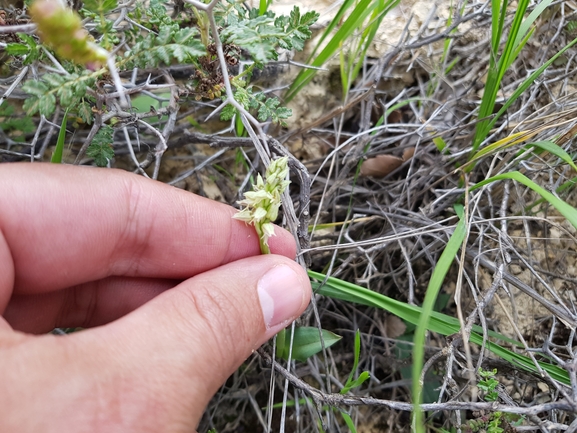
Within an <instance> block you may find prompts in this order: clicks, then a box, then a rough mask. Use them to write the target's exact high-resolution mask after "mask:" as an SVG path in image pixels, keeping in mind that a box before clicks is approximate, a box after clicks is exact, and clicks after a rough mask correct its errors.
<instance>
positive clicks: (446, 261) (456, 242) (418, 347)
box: [412, 206, 467, 432]
mask: <svg viewBox="0 0 577 433" xmlns="http://www.w3.org/2000/svg"><path fill="white" fill-rule="evenodd" d="M457 214H458V215H459V222H458V223H457V227H455V231H454V232H453V234H452V235H451V237H450V238H449V242H447V245H446V246H445V249H444V250H443V253H442V254H441V257H439V260H438V261H437V265H436V266H435V269H434V270H433V274H432V275H431V279H430V280H429V286H428V287H427V292H426V294H425V299H424V301H423V307H422V313H421V316H420V317H419V323H418V324H417V329H416V330H415V337H414V340H413V341H414V344H415V345H414V348H413V389H412V395H413V403H414V405H415V409H414V412H413V413H414V422H415V424H414V425H415V427H416V430H417V432H422V431H424V426H423V412H422V411H421V409H420V404H421V402H422V398H423V387H422V385H421V383H420V380H419V379H420V377H421V371H422V370H423V364H424V357H425V335H426V333H427V329H428V326H429V319H430V318H431V314H432V312H433V307H434V305H435V301H436V300H437V295H438V294H439V291H440V290H441V287H442V285H443V281H444V280H445V276H446V275H447V272H448V271H449V268H450V267H451V265H452V264H453V261H454V260H455V256H456V255H457V253H458V252H459V249H460V248H461V245H462V244H463V241H464V240H465V236H466V234H467V227H466V222H465V220H464V215H463V207H462V206H460V207H459V208H457Z"/></svg>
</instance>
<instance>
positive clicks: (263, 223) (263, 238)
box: [233, 156, 290, 254]
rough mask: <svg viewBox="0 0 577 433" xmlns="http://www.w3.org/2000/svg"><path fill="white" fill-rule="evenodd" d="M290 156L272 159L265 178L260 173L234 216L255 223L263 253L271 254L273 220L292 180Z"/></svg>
mask: <svg viewBox="0 0 577 433" xmlns="http://www.w3.org/2000/svg"><path fill="white" fill-rule="evenodd" d="M288 172H289V169H288V157H286V156H284V157H282V158H278V159H275V160H273V161H271V163H270V165H269V166H268V168H267V169H266V173H265V179H266V180H263V178H262V176H261V175H260V174H259V175H258V177H257V180H256V184H254V185H253V186H252V188H253V190H252V191H247V192H246V193H245V194H244V200H240V201H239V202H238V204H240V205H241V206H244V208H243V209H242V210H240V211H238V212H237V213H236V214H235V215H234V216H233V218H236V219H237V220H241V221H244V222H245V223H247V224H252V225H254V228H255V230H256V233H257V234H258V237H259V241H260V250H261V252H262V253H263V254H270V248H269V246H268V239H269V237H271V236H274V224H273V222H274V221H275V220H276V219H277V217H278V210H279V208H280V205H281V195H282V193H283V192H284V190H285V189H286V188H287V186H288V185H289V184H290V180H286V179H287V177H288Z"/></svg>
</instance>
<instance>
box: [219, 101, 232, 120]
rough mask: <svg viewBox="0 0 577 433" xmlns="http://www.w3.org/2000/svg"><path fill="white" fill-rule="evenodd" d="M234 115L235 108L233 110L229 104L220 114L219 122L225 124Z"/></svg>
mask: <svg viewBox="0 0 577 433" xmlns="http://www.w3.org/2000/svg"><path fill="white" fill-rule="evenodd" d="M235 114H236V108H234V106H233V105H231V104H226V107H224V108H223V109H222V111H221V112H220V120H222V121H225V122H226V121H227V120H230V119H232V118H233V117H234V115H235Z"/></svg>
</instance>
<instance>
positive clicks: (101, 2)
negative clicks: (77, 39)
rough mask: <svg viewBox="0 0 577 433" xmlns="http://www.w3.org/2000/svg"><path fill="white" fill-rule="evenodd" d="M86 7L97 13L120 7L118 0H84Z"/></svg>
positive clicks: (89, 10) (87, 9)
mask: <svg viewBox="0 0 577 433" xmlns="http://www.w3.org/2000/svg"><path fill="white" fill-rule="evenodd" d="M83 6H84V9H86V11H88V12H92V13H95V14H104V13H106V12H110V11H112V10H114V9H116V8H117V7H118V1H117V0H84V2H83Z"/></svg>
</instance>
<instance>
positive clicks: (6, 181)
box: [0, 164, 310, 433]
mask: <svg viewBox="0 0 577 433" xmlns="http://www.w3.org/2000/svg"><path fill="white" fill-rule="evenodd" d="M0 185H2V187H1V188H0V314H2V316H3V318H2V317H0V384H1V385H0V387H1V388H2V392H0V408H1V410H2V416H0V431H3V432H4V431H6V432H16V431H17V432H22V433H24V432H43V433H48V432H59V433H60V432H75V433H78V432H96V431H106V432H107V433H113V432H123V433H127V432H139V433H142V432H148V431H150V432H160V431H162V432H190V431H194V430H195V428H196V426H197V423H198V421H199V420H200V417H201V416H202V412H203V410H204V408H205V407H206V404H207V403H208V401H209V400H210V398H211V397H212V395H213V394H214V393H215V392H216V391H217V390H218V388H219V387H220V386H221V384H222V383H223V382H224V381H225V380H226V379H227V377H228V376H229V375H230V374H231V373H233V372H234V370H235V369H236V368H237V367H238V366H239V365H240V364H241V363H242V362H243V361H244V360H245V359H246V358H247V357H248V356H249V355H250V354H251V352H252V351H254V350H255V349H256V348H258V347H259V346H260V345H261V344H263V343H264V342H265V341H266V340H267V339H269V338H270V337H272V336H273V335H274V334H275V333H277V332H278V331H279V330H280V329H281V328H283V327H284V326H286V325H287V324H288V323H290V321H292V320H293V319H295V318H296V317H298V315H300V314H301V313H302V311H303V310H304V308H305V307H306V305H307V304H308V302H309V299H310V283H309V281H308V278H307V276H306V273H305V272H304V271H303V269H302V268H301V267H299V266H298V265H297V264H296V263H294V262H293V261H292V260H290V258H293V257H294V254H295V244H294V240H293V239H292V237H291V235H290V234H289V233H288V232H286V231H284V230H282V229H279V228H277V229H276V233H277V236H276V237H274V238H271V240H270V246H271V250H272V252H273V254H272V255H266V256H263V255H258V254H259V252H260V248H259V240H258V238H257V237H256V234H255V232H254V229H253V228H252V227H249V226H246V225H245V224H244V223H242V222H240V221H237V220H233V219H232V218H231V217H232V215H233V214H234V212H235V210H234V209H233V208H231V207H229V206H226V205H223V204H219V203H216V202H213V201H210V200H207V199H204V198H201V197H198V196H195V195H193V194H190V193H187V192H184V191H181V190H178V189H175V188H172V187H169V186H166V185H163V184H161V183H158V182H154V181H150V180H147V179H145V178H142V177H138V176H135V175H131V174H129V173H125V172H120V171H115V170H102V169H93V168H81V167H72V166H55V165H44V164H33V165H32V164H22V165H20V164H4V165H0ZM261 305H262V308H261ZM265 323H266V325H265ZM55 327H84V328H92V329H87V330H84V331H81V332H77V333H73V334H71V335H68V336H66V337H58V336H54V335H46V334H44V335H31V334H39V333H46V332H48V331H50V330H51V329H53V328H55Z"/></svg>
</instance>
